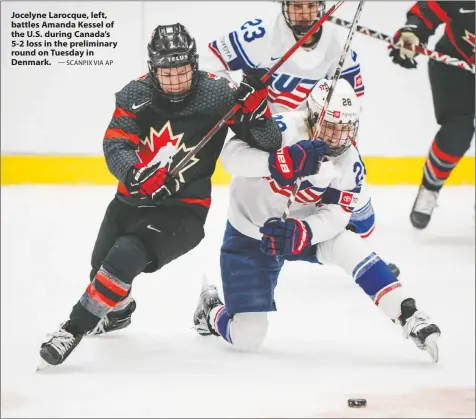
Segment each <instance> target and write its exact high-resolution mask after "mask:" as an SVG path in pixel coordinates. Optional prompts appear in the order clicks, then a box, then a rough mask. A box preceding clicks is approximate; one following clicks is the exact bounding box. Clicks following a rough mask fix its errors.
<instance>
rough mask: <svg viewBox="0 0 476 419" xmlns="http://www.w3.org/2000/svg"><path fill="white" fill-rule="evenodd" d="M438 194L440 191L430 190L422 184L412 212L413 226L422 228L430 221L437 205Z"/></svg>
mask: <svg viewBox="0 0 476 419" xmlns="http://www.w3.org/2000/svg"><path fill="white" fill-rule="evenodd" d="M438 194H439V192H438V191H430V190H428V189H426V188H425V187H424V186H420V189H419V190H418V195H417V197H416V199H415V202H414V204H413V208H412V212H411V214H410V221H411V223H412V224H413V227H415V228H418V229H420V230H422V229H424V228H426V226H427V225H428V223H429V222H430V219H431V214H432V213H433V210H434V209H435V208H436V206H437V201H438Z"/></svg>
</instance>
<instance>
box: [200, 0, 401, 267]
mask: <svg viewBox="0 0 476 419" xmlns="http://www.w3.org/2000/svg"><path fill="white" fill-rule="evenodd" d="M279 3H280V4H279ZM278 4H279V6H280V9H281V10H277V14H276V15H275V16H274V17H271V18H266V17H263V16H258V17H257V18H255V19H250V20H249V21H247V22H245V23H244V24H243V25H242V26H241V27H240V28H239V29H237V30H234V31H232V32H230V33H228V34H227V35H225V36H222V37H219V38H217V39H216V40H214V41H212V42H210V43H209V45H208V51H209V54H206V58H205V62H206V63H205V67H206V68H207V70H208V71H211V72H212V73H216V74H220V75H223V76H225V77H228V78H230V75H231V74H233V73H234V72H236V71H238V70H241V71H243V73H245V74H249V73H252V72H253V71H256V69H262V70H266V71H267V70H269V69H270V68H271V67H272V66H273V65H274V64H275V63H276V61H277V60H278V59H279V58H281V57H282V56H283V55H284V54H285V53H286V52H287V51H288V50H289V49H290V48H291V47H292V46H293V45H294V44H295V43H296V41H297V40H298V39H300V38H302V36H303V35H305V34H306V33H307V32H308V31H309V29H310V28H311V27H312V26H313V25H314V24H315V23H316V22H317V21H318V20H319V19H320V18H321V17H322V16H323V15H324V13H325V7H326V2H325V1H283V2H276V4H274V5H273V6H276V7H277V9H278ZM338 30H340V29H339V28H337V27H336V26H335V25H332V24H331V23H324V25H323V26H321V28H320V29H318V31H317V32H316V33H315V34H314V35H313V36H312V37H311V40H310V41H309V42H308V43H306V44H304V45H303V46H302V47H301V48H299V49H298V50H297V51H296V52H295V53H294V54H292V55H291V57H290V58H289V59H288V60H287V61H286V62H285V63H284V64H283V65H282V66H281V67H280V68H279V69H278V71H277V72H276V73H274V74H273V76H272V80H271V82H270V86H269V90H268V103H269V107H270V110H271V112H272V113H273V114H275V113H279V112H288V111H294V110H302V109H305V103H306V99H307V97H308V96H309V94H310V93H311V91H312V89H313V88H314V86H315V85H316V84H317V82H318V80H321V79H323V78H326V79H331V78H332V77H333V75H334V72H335V70H336V67H337V63H338V62H339V59H340V56H341V54H342V50H343V45H342V44H341V42H340V41H339V39H338V37H337V33H336V31H338ZM341 78H343V79H345V80H347V81H348V82H349V83H350V84H351V86H352V87H353V88H354V90H355V94H356V96H357V97H361V96H363V95H364V91H365V87H364V83H363V80H362V75H361V73H360V63H359V61H358V57H357V53H356V52H355V51H353V50H350V51H349V54H348V55H347V58H346V60H345V62H344V67H343V69H342V73H341ZM359 100H361V99H359ZM349 227H351V228H353V229H354V231H355V232H356V233H358V234H359V235H360V236H361V237H362V238H366V237H369V236H370V235H371V234H372V233H373V231H374V228H375V214H374V210H373V207H372V201H371V199H370V195H369V193H368V190H367V188H366V187H365V185H362V194H361V197H360V202H359V204H358V206H357V207H356V208H355V210H354V212H353V213H352V217H351V220H350V225H349ZM389 266H390V267H391V269H392V270H393V272H394V273H395V274H396V275H397V276H398V274H399V270H398V268H397V267H396V266H395V265H394V264H389Z"/></svg>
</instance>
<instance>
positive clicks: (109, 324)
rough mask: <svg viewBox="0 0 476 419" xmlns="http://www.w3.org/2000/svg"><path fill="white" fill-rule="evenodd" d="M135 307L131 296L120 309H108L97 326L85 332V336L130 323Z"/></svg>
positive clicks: (103, 332) (120, 327)
mask: <svg viewBox="0 0 476 419" xmlns="http://www.w3.org/2000/svg"><path fill="white" fill-rule="evenodd" d="M135 309H136V302H135V300H134V299H133V298H131V299H130V301H129V303H128V304H127V305H126V306H125V307H124V308H123V309H122V310H117V311H110V312H109V313H107V314H106V315H105V316H104V317H103V318H102V319H101V320H100V321H99V323H98V324H97V326H96V327H95V328H94V329H92V330H90V331H88V332H86V334H85V335H86V336H97V335H103V334H105V333H109V332H114V331H115V330H121V329H124V328H126V327H127V326H129V325H130V324H131V317H132V313H134V311H135Z"/></svg>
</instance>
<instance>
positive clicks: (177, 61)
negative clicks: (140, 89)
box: [147, 23, 198, 102]
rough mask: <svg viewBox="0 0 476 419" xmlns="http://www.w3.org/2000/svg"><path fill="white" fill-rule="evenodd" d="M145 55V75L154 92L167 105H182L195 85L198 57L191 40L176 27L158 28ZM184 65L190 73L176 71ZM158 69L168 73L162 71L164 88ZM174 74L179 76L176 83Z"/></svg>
mask: <svg viewBox="0 0 476 419" xmlns="http://www.w3.org/2000/svg"><path fill="white" fill-rule="evenodd" d="M147 51H148V54H149V60H148V62H147V63H148V65H149V74H150V76H151V78H152V80H153V82H154V85H155V87H156V89H157V90H158V91H159V93H160V94H161V95H162V96H163V97H165V98H166V99H168V100H170V101H171V102H181V101H183V100H184V99H185V98H186V97H187V96H189V95H190V94H191V93H192V91H193V89H194V87H195V86H196V84H197V81H198V54H197V46H196V43H195V39H194V38H192V37H191V36H190V34H189V32H188V31H187V29H186V28H185V26H183V25H182V24H180V23H175V24H173V25H159V26H157V27H156V28H155V29H154V32H153V33H152V36H151V38H150V42H149V44H148V45H147ZM187 64H190V66H191V71H187V72H184V71H183V69H180V67H183V66H186V65H187ZM159 69H169V70H168V71H164V74H167V82H166V84H167V85H165V84H164V80H163V81H162V83H161V82H160V80H159V76H158V73H160V71H158V70H159ZM177 69H178V70H177ZM178 71H180V73H178ZM178 74H180V75H181V77H180V81H178V80H179V79H178V78H177V77H178ZM174 76H175V77H174ZM184 89H185V90H184Z"/></svg>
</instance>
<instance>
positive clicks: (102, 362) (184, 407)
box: [1, 186, 475, 418]
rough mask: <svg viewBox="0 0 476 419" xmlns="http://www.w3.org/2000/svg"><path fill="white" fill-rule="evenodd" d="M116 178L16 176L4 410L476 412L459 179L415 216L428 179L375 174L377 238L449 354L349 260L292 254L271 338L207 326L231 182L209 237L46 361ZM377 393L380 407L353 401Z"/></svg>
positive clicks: (6, 277)
mask: <svg viewBox="0 0 476 419" xmlns="http://www.w3.org/2000/svg"><path fill="white" fill-rule="evenodd" d="M113 193H114V188H113V187H89V186H84V187H82V186H81V187H46V186H44V187H39V186H36V187H33V186H23V187H3V188H2V191H1V207H2V209H1V210H2V213H1V215H2V219H1V220H2V221H1V222H2V225H1V226H2V228H1V239H2V242H1V244H2V246H1V287H2V288H1V291H2V292H1V326H2V327H1V337H2V340H1V358H2V359H1V380H2V381H1V384H2V386H1V396H2V417H434V418H435V417H474V414H475V412H474V403H475V402H474V385H475V372H474V371H475V365H474V362H475V305H474V302H475V295H474V291H475V289H474V282H475V230H474V220H473V205H474V188H473V187H451V188H450V187H448V188H446V189H444V190H443V192H442V194H441V196H440V207H439V208H437V210H436V212H435V213H434V217H433V220H432V222H431V224H430V226H429V227H428V228H427V229H426V230H424V231H416V230H414V229H413V228H412V226H411V224H410V222H409V218H408V215H409V211H410V208H411V206H412V203H413V199H414V196H415V193H416V188H415V187H391V188H378V187H373V188H372V195H373V202H374V207H375V210H376V214H377V229H376V232H375V235H374V237H373V238H372V240H373V243H374V244H375V250H376V251H377V252H378V253H379V254H380V255H381V256H382V257H383V258H385V259H386V260H387V261H392V262H394V263H396V264H397V265H398V266H399V267H400V268H401V271H402V274H401V281H402V283H403V284H404V285H405V286H406V287H407V288H409V289H411V290H412V291H413V294H414V296H415V298H416V299H417V304H418V306H419V308H421V309H423V310H425V311H427V312H428V313H429V314H430V315H432V316H433V318H434V319H435V321H436V322H437V323H438V324H439V326H440V327H441V330H442V336H441V351H440V356H441V359H440V362H439V364H434V363H432V362H431V360H430V358H429V356H428V354H426V353H424V352H421V351H419V350H418V349H416V347H415V346H414V345H413V344H412V343H411V342H409V341H407V340H404V339H403V338H402V336H401V333H400V331H399V330H398V329H397V327H396V326H394V325H393V324H392V323H391V322H389V321H388V320H387V319H386V318H385V316H384V315H383V314H382V313H381V312H380V311H379V309H378V308H377V307H375V306H374V305H373V304H372V303H371V301H370V300H369V299H368V297H367V296H365V295H364V293H363V292H362V291H361V290H360V288H359V287H358V286H357V285H355V284H354V283H353V281H352V279H350V278H348V277H347V276H346V275H345V274H343V272H342V271H341V270H340V269H338V268H335V267H324V266H316V265H311V264H307V263H304V262H294V263H288V264H287V265H286V266H285V268H284V269H283V272H282V275H281V277H280V284H279V286H278V289H277V292H276V299H277V305H278V310H279V311H278V312H277V313H273V314H271V315H270V323H271V325H270V330H269V336H268V338H267V340H266V342H265V345H264V346H263V348H262V350H261V351H260V352H259V353H256V354H250V353H241V352H237V351H235V350H233V349H232V348H231V347H230V346H228V345H227V344H226V343H225V342H224V341H219V340H218V339H217V338H215V337H211V338H202V337H200V336H198V335H197V334H196V333H195V332H194V331H193V330H192V314H193V311H194V309H195V305H196V302H197V299H198V293H199V289H200V285H201V280H202V273H203V272H206V273H207V274H208V275H209V276H210V278H211V280H213V281H218V280H219V276H218V274H219V268H218V260H219V253H218V252H219V246H220V242H221V238H222V234H223V228H224V223H225V219H226V205H227V195H228V189H227V188H226V187H222V188H215V190H214V195H213V204H212V210H211V211H210V214H209V217H208V220H207V226H206V232H207V237H206V239H205V240H204V241H203V242H202V244H201V245H200V246H199V247H198V248H197V249H195V250H194V251H192V252H191V253H189V254H187V255H185V256H184V257H182V258H180V259H179V260H177V261H175V262H173V263H171V264H170V265H168V266H166V267H165V268H164V269H163V270H161V271H160V272H157V273H155V274H148V275H142V276H140V277H139V278H137V280H136V282H134V289H133V296H134V297H135V298H136V300H137V304H138V308H137V311H136V312H135V314H134V316H133V323H132V325H131V326H130V327H129V328H127V329H126V330H123V331H120V332H116V333H115V334H110V335H109V336H103V337H96V338H85V339H84V340H83V341H82V342H81V344H80V346H79V347H78V348H77V349H76V350H75V352H74V353H73V354H72V355H71V357H70V358H69V359H68V360H67V361H66V362H65V364H63V365H61V366H59V367H56V368H49V369H47V370H45V371H42V372H40V373H36V372H35V369H36V366H37V364H38V361H39V355H38V351H39V347H40V344H41V342H42V341H43V340H45V334H46V333H47V332H51V331H53V330H55V329H56V328H57V326H58V325H59V323H60V322H62V321H64V320H66V319H67V317H68V315H69V312H70V310H71V307H72V305H73V304H74V303H75V302H76V301H77V299H78V298H79V297H80V295H81V294H82V292H83V291H84V289H85V288H86V286H87V284H88V283H89V269H90V268H89V258H90V255H91V251H92V247H93V244H94V240H95V237H96V233H97V230H98V228H99V224H100V222H101V220H102V217H103V214H104V210H105V209H106V206H107V204H108V203H109V201H110V199H111V197H112V195H113ZM349 397H363V398H366V399H367V401H368V407H367V408H366V409H350V408H348V407H347V399H348V398H349Z"/></svg>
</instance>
